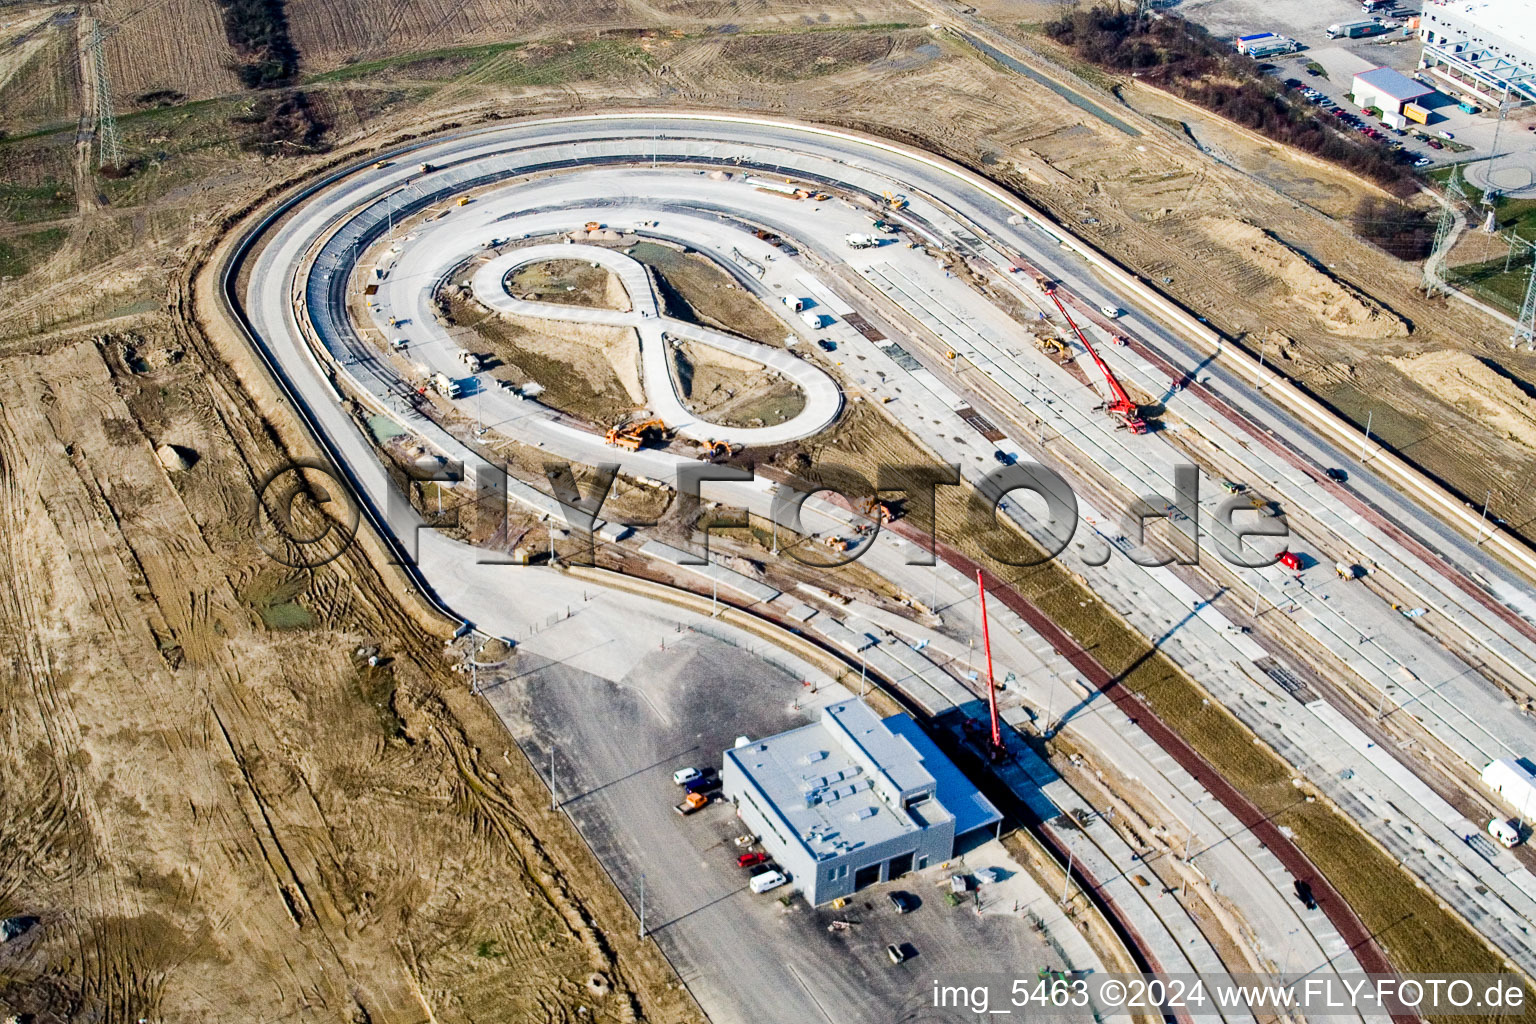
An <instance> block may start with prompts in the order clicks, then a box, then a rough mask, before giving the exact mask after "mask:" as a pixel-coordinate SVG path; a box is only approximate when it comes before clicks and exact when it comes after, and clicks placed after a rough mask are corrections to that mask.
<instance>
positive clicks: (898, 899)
mask: <svg viewBox="0 0 1536 1024" xmlns="http://www.w3.org/2000/svg"><path fill="white" fill-rule="evenodd" d="M886 899H888V900H890V902H891V907H892V908H893V909H894V910H895V911H896V913H898V914H909V913H911V912H912V911H914V910H916V909H917V897H916V896H913V895H912V894H911V893H909V892H901V891H899V890H898V891H897V892H893V893H891V894H889V895H888V896H886Z"/></svg>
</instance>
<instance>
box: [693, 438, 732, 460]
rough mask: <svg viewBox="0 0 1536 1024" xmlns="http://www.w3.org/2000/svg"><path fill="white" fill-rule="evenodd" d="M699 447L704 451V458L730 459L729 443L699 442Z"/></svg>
mask: <svg viewBox="0 0 1536 1024" xmlns="http://www.w3.org/2000/svg"><path fill="white" fill-rule="evenodd" d="M699 447H700V448H702V449H703V450H704V457H705V458H709V459H728V458H730V457H731V443H730V442H729V441H700V442H699Z"/></svg>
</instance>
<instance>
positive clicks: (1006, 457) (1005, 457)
mask: <svg viewBox="0 0 1536 1024" xmlns="http://www.w3.org/2000/svg"><path fill="white" fill-rule="evenodd" d="M992 458H993V459H994V460H996V461H997V462H998V463H1000V464H1002V465H1004V466H1011V465H1013V456H1012V455H1010V454H1008V453H1007V452H1005V451H1003V450H1002V449H1001V448H999V449H998V450H997V451H995V452H993V453H992Z"/></svg>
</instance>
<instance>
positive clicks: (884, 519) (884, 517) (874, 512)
mask: <svg viewBox="0 0 1536 1024" xmlns="http://www.w3.org/2000/svg"><path fill="white" fill-rule="evenodd" d="M864 514H865V515H867V516H879V517H880V522H881V523H882V524H885V523H890V522H892V521H893V520H895V519H896V510H895V509H893V508H892V507H891V506H890V505H888V504H886V503H885V502H883V501H881V500H880V499H879V498H870V499H869V500H868V501H866V502H865V503H864Z"/></svg>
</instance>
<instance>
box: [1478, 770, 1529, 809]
mask: <svg viewBox="0 0 1536 1024" xmlns="http://www.w3.org/2000/svg"><path fill="white" fill-rule="evenodd" d="M1529 764H1530V762H1528V761H1526V760H1525V759H1524V758H1521V759H1520V760H1519V761H1516V760H1515V759H1514V758H1511V757H1501V758H1499V759H1498V760H1497V761H1494V762H1493V763H1492V764H1490V765H1489V766H1488V767H1486V768H1484V769H1483V785H1485V786H1487V787H1488V788H1489V789H1491V790H1493V791H1494V792H1495V793H1496V794H1498V796H1499V797H1500V798H1501V799H1502V800H1503V801H1504V802H1505V803H1507V804H1509V805H1510V806H1511V807H1513V808H1514V809H1515V812H1516V813H1517V814H1519V815H1520V818H1521V820H1522V821H1536V774H1533V773H1532V772H1531V769H1530V767H1529Z"/></svg>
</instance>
